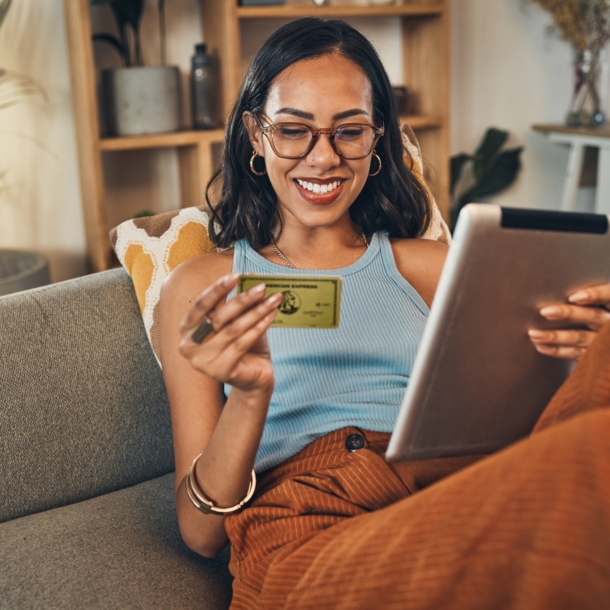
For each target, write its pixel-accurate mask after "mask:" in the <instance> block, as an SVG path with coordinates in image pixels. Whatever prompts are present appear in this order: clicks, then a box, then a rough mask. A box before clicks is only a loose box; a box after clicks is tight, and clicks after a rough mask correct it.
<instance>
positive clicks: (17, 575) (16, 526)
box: [0, 474, 231, 610]
mask: <svg viewBox="0 0 610 610" xmlns="http://www.w3.org/2000/svg"><path fill="white" fill-rule="evenodd" d="M173 485H174V475H173V474H169V475H165V476H163V477H160V478H157V479H153V480H151V481H147V482H145V483H140V484H139V485H136V486H134V487H130V488H128V489H123V490H121V491H117V492H113V493H110V494H106V495H104V496H100V497H98V498H94V499H91V500H86V501H84V502H80V503H78V504H73V505H71V506H65V507H61V508H56V509H52V510H49V511H46V512H43V513H38V514H36V515H30V516H27V517H22V518H21V519H15V520H13V521H9V522H7V523H3V524H2V525H0V565H2V570H0V606H1V607H3V608H92V609H95V608H121V609H123V608H146V609H149V608H180V609H185V610H187V609H189V608H204V609H207V608H209V609H219V608H227V607H228V606H229V603H230V598H231V577H230V575H229V571H228V568H227V564H228V558H229V547H227V548H225V550H224V551H223V552H222V553H221V554H220V555H219V556H218V557H216V558H215V559H212V560H210V559H204V558H202V557H200V556H198V555H196V554H195V553H192V552H191V551H190V550H189V549H188V548H187V547H186V546H185V545H184V543H183V542H182V540H181V538H180V533H179V530H178V522H177V519H176V514H175V509H174V494H173Z"/></svg>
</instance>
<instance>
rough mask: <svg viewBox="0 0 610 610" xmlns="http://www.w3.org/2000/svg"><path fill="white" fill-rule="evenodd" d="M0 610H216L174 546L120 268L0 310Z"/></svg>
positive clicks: (150, 385) (138, 343)
mask: <svg viewBox="0 0 610 610" xmlns="http://www.w3.org/2000/svg"><path fill="white" fill-rule="evenodd" d="M0 475H1V482H0V566H1V567H0V608H2V609H9V608H10V609H15V608H19V609H21V608H45V609H51V608H147V609H148V608H180V609H188V608H214V609H216V608H227V607H228V606H229V603H230V598H231V577H230V574H229V572H228V568H227V563H228V548H227V549H225V550H224V551H223V552H222V553H221V554H220V555H219V556H218V557H217V558H215V559H214V560H207V559H204V558H202V557H199V556H198V555H196V554H194V553H192V552H191V551H189V549H188V548H187V547H186V546H185V545H184V543H183V542H182V540H181V538H180V534H179V531H178V524H177V520H176V515H175V510H174V499H173V483H174V481H173V480H174V475H173V455H172V443H171V429H170V420H169V409H168V404H167V397H166V394H165V388H164V385H163V379H162V375H161V372H160V370H159V367H158V365H157V363H156V361H155V359H154V356H153V354H152V351H151V349H150V346H149V344H148V341H147V339H146V335H145V333H144V327H143V325H142V321H141V318H140V312H139V310H138V306H137V303H136V299H135V294H134V292H133V288H132V283H131V280H130V279H129V277H128V275H127V274H126V273H125V271H123V270H122V269H117V270H113V271H107V272H104V273H98V274H94V275H91V276H88V277H84V278H79V279H77V280H72V281H69V282H63V283H60V284H55V285H53V286H48V287H45V288H39V289H35V290H30V291H27V292H22V293H18V294H15V295H10V296H5V297H2V298H0Z"/></svg>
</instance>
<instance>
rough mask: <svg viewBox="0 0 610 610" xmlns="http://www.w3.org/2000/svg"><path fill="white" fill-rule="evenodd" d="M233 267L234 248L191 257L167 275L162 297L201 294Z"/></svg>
mask: <svg viewBox="0 0 610 610" xmlns="http://www.w3.org/2000/svg"><path fill="white" fill-rule="evenodd" d="M232 269H233V248H230V249H229V250H223V251H222V252H210V253H208V254H202V255H200V256H195V257H193V258H189V259H187V260H185V261H184V262H182V263H180V264H179V265H178V266H177V267H176V268H175V269H174V270H173V271H172V272H171V273H170V274H169V275H168V276H167V278H166V279H165V281H164V282H163V287H162V288H161V298H163V297H164V296H165V298H166V299H167V295H168V293H170V294H172V295H174V296H175V297H177V298H180V297H181V295H185V294H186V295H188V296H189V297H190V296H191V295H193V294H199V293H200V292H202V291H203V290H205V289H206V288H207V287H208V286H210V285H211V284H213V283H214V282H215V281H216V280H218V279H219V278H221V277H222V276H223V275H228V274H229V273H231V271H232Z"/></svg>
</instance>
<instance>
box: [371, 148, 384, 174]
mask: <svg viewBox="0 0 610 610" xmlns="http://www.w3.org/2000/svg"><path fill="white" fill-rule="evenodd" d="M373 157H375V159H377V163H379V167H378V168H377V171H376V172H374V173H372V174H369V176H376V175H377V174H378V173H379V172H380V171H381V168H382V167H383V165H382V163H381V158H380V157H379V155H378V154H377V153H376V152H375V151H373Z"/></svg>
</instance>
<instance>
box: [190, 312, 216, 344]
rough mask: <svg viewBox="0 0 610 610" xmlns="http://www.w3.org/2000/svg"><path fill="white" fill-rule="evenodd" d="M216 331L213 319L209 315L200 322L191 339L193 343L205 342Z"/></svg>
mask: <svg viewBox="0 0 610 610" xmlns="http://www.w3.org/2000/svg"><path fill="white" fill-rule="evenodd" d="M215 332H216V331H215V330H214V326H213V325H212V320H210V318H208V317H207V316H206V317H205V318H204V319H203V321H202V322H201V323H200V324H199V326H198V327H197V328H196V329H195V330H194V331H193V333H192V334H191V340H192V341H193V343H203V342H204V341H205V340H206V339H207V338H208V337H209V336H210V335H213V334H214V333H215Z"/></svg>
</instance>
